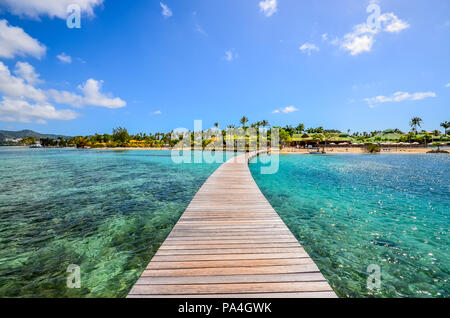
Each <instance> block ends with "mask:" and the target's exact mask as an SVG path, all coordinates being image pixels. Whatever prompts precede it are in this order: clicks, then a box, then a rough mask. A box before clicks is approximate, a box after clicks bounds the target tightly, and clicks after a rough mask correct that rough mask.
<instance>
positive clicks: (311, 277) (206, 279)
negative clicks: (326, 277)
mask: <svg viewBox="0 0 450 318" xmlns="http://www.w3.org/2000/svg"><path fill="white" fill-rule="evenodd" d="M322 279H323V276H322V274H321V273H319V272H315V273H294V274H263V275H261V274H252V275H232V276H227V275H216V276H171V277H141V278H140V279H139V280H138V281H137V282H136V284H137V285H186V284H230V283H234V284H238V283H281V282H308V281H321V280H322Z"/></svg>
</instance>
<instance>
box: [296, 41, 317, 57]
mask: <svg viewBox="0 0 450 318" xmlns="http://www.w3.org/2000/svg"><path fill="white" fill-rule="evenodd" d="M299 50H300V51H302V52H303V53H308V55H311V52H312V51H319V50H320V49H319V47H317V46H316V45H315V44H314V43H305V44H303V45H302V46H300V48H299Z"/></svg>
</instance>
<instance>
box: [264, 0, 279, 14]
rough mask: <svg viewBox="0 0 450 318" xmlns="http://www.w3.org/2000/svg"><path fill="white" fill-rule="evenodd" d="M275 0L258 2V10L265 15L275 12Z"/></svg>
mask: <svg viewBox="0 0 450 318" xmlns="http://www.w3.org/2000/svg"><path fill="white" fill-rule="evenodd" d="M277 5H278V4H277V0H264V1H260V2H259V10H260V11H261V12H263V13H264V14H265V15H266V17H270V16H272V15H273V14H274V13H276V12H277Z"/></svg>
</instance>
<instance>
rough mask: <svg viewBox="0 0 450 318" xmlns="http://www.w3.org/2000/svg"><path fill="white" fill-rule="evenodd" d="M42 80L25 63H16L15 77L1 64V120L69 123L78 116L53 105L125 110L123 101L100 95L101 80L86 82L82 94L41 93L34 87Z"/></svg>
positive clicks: (81, 88) (51, 91)
mask: <svg viewBox="0 0 450 318" xmlns="http://www.w3.org/2000/svg"><path fill="white" fill-rule="evenodd" d="M42 82H43V81H42V80H41V79H40V78H39V74H38V73H36V71H35V69H34V67H33V66H32V65H30V64H28V63H26V62H17V63H16V66H15V69H14V74H13V73H11V71H10V70H9V68H8V67H7V66H6V65H5V64H4V63H3V62H0V95H1V96H2V97H1V98H2V99H1V100H0V121H8V122H26V123H31V122H33V123H39V124H43V123H46V121H47V120H72V119H75V118H77V117H78V116H79V114H78V113H77V112H75V111H73V110H70V109H56V107H55V106H54V105H52V103H56V104H63V105H70V106H72V107H83V106H99V107H106V108H120V107H125V106H126V102H125V101H123V100H122V99H120V98H118V97H111V96H110V94H104V93H102V92H101V87H102V83H103V82H102V81H97V80H95V79H92V78H91V79H88V80H87V81H86V82H85V83H83V84H82V85H79V86H78V88H79V90H80V91H81V92H82V94H81V95H80V94H76V93H72V92H69V91H58V90H55V89H48V90H43V89H41V88H38V87H35V86H36V85H37V84H40V83H42Z"/></svg>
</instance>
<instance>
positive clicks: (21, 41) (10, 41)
mask: <svg viewBox="0 0 450 318" xmlns="http://www.w3.org/2000/svg"><path fill="white" fill-rule="evenodd" d="M45 51H46V47H45V46H44V45H42V44H41V43H39V41H38V40H36V39H34V38H32V37H31V36H29V35H28V34H27V33H26V32H25V31H24V30H23V29H22V28H19V27H14V26H11V25H9V23H8V21H6V20H0V57H3V58H13V57H15V56H16V55H20V56H25V55H30V56H33V57H36V58H41V57H42V56H43V55H45Z"/></svg>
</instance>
